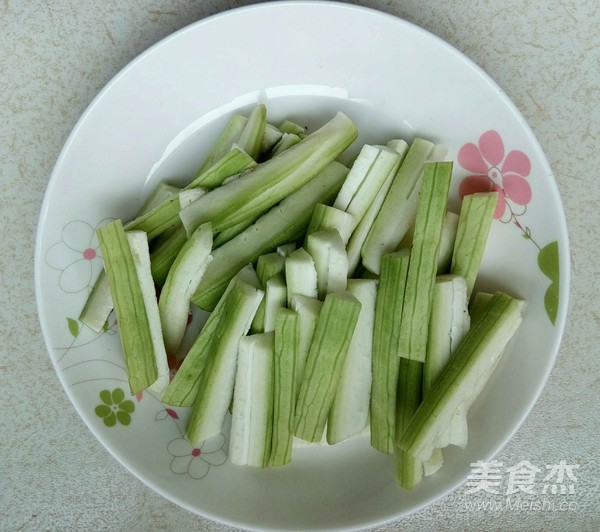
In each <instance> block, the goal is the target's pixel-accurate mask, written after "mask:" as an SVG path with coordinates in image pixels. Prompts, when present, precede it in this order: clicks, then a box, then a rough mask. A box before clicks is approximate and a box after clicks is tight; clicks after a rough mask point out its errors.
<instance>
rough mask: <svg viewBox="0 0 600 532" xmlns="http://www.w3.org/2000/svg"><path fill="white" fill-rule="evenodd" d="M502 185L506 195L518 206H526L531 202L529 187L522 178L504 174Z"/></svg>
mask: <svg viewBox="0 0 600 532" xmlns="http://www.w3.org/2000/svg"><path fill="white" fill-rule="evenodd" d="M502 184H503V185H504V192H505V193H506V195H507V196H508V197H509V198H510V199H511V200H512V201H514V202H515V203H517V204H518V205H527V204H528V203H529V202H530V201H531V186H530V185H529V183H528V181H527V179H525V178H524V177H521V176H520V175H517V174H505V175H504V177H503V179H502Z"/></svg>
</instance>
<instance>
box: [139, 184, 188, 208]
mask: <svg viewBox="0 0 600 532" xmlns="http://www.w3.org/2000/svg"><path fill="white" fill-rule="evenodd" d="M180 190H181V189H180V188H179V187H176V186H175V185H170V184H169V183H165V182H164V181H161V182H160V183H159V184H158V185H156V187H155V188H154V190H153V191H152V194H150V196H148V199H147V200H146V201H145V202H144V204H143V205H142V208H141V209H140V212H138V214H137V215H138V216H143V215H144V214H146V213H148V212H150V211H151V210H152V209H154V208H155V207H158V206H159V205H160V204H161V203H163V202H165V201H166V200H168V199H169V198H171V197H173V196H175V194H177V193H178V192H179V191H180Z"/></svg>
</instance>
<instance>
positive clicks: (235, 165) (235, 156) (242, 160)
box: [185, 146, 256, 190]
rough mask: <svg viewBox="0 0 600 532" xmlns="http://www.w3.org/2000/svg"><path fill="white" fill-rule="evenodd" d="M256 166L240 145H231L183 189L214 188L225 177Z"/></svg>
mask: <svg viewBox="0 0 600 532" xmlns="http://www.w3.org/2000/svg"><path fill="white" fill-rule="evenodd" d="M255 166H256V161H255V160H254V159H253V158H252V157H251V156H250V155H248V154H247V153H246V152H245V151H244V150H243V149H242V148H241V147H239V146H233V147H232V148H231V150H229V151H228V152H227V153H225V154H224V155H223V157H221V158H220V159H219V160H217V161H215V163H214V164H213V165H212V166H210V167H209V168H207V169H206V170H204V171H203V172H201V173H199V174H198V175H197V176H196V177H195V178H194V179H193V180H192V182H191V183H190V184H189V185H187V186H186V187H185V190H190V189H192V188H199V187H206V188H215V187H218V186H220V185H221V184H222V183H223V181H225V179H227V178H228V177H231V176H232V175H236V174H238V173H240V172H244V171H246V170H249V169H251V168H254V167H255Z"/></svg>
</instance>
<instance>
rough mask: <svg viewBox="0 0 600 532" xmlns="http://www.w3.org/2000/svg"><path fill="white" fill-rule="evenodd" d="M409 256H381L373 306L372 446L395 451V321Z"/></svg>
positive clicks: (385, 450) (400, 303) (400, 301)
mask: <svg viewBox="0 0 600 532" xmlns="http://www.w3.org/2000/svg"><path fill="white" fill-rule="evenodd" d="M409 261H410V254H409V251H408V250H401V251H397V252H395V253H389V254H387V255H384V256H383V258H382V261H381V275H380V277H379V286H378V289H377V300H376V303H375V322H374V326H373V362H372V372H373V382H372V388H371V407H370V413H371V418H370V424H371V446H372V447H374V448H375V449H377V450H378V451H381V452H382V453H393V452H394V434H395V425H396V393H397V386H398V369H399V364H400V359H399V357H398V319H399V316H401V314H402V301H403V298H404V289H405V286H406V275H407V272H408V265H409Z"/></svg>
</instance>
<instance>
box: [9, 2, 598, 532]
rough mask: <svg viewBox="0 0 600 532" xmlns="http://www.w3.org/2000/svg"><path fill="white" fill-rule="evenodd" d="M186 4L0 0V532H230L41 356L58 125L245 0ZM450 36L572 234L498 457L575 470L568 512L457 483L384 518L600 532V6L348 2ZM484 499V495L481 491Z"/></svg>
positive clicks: (63, 126) (426, 524)
mask: <svg viewBox="0 0 600 532" xmlns="http://www.w3.org/2000/svg"><path fill="white" fill-rule="evenodd" d="M249 3H252V2H245V1H233V0H228V1H190V0H170V1H168V0H148V1H143V0H123V1H117V0H113V1H108V0H107V1H102V2H96V1H92V0H60V1H52V0H31V1H30V0H2V1H1V2H0V185H1V187H2V188H1V190H2V194H1V196H0V353H1V359H0V371H1V372H2V373H1V378H0V386H1V397H2V405H1V407H0V449H1V450H0V486H1V489H0V529H2V530H23V529H24V530H65V529H66V530H69V529H75V528H79V529H84V530H99V529H109V530H115V529H119V530H121V529H122V530H157V529H168V530H170V529H178V530H191V529H203V530H226V529H227V527H224V526H221V525H217V524H214V523H211V522H208V521H206V520H203V519H201V518H199V517H196V516H194V515H192V514H190V513H188V512H187V511H185V510H182V509H180V508H178V507H176V506H175V505H173V504H171V503H170V502H168V501H166V500H164V499H162V498H161V497H160V496H158V495H156V494H155V493H154V492H153V491H151V490H150V489H148V488H146V487H145V486H144V485H143V484H142V483H141V482H139V481H138V480H136V479H135V478H134V477H132V476H131V475H130V474H129V473H128V472H127V471H126V470H125V469H124V468H123V467H122V466H120V465H119V464H118V463H117V462H116V461H115V460H114V459H113V458H112V457H111V456H110V455H109V454H108V452H107V451H106V450H104V448H103V447H101V446H100V444H99V443H97V442H96V441H95V439H94V438H93V436H92V435H91V433H90V432H89V431H88V430H87V429H86V427H85V426H84V424H83V422H82V421H81V420H80V419H79V418H78V416H77V414H76V413H75V410H74V409H73V408H72V406H71V404H70V403H69V401H68V399H67V397H66V395H65V394H64V392H63V391H62V389H61V386H60V384H59V382H58V379H57V378H56V376H55V373H54V370H53V368H52V366H51V363H50V360H49V358H48V356H47V354H46V351H45V347H44V343H43V339H42V336H41V333H40V329H39V325H38V320H37V314H36V310H35V296H34V292H33V260H32V257H33V246H34V234H35V228H36V224H37V218H38V212H39V209H40V205H41V201H42V197H43V194H44V189H45V187H46V184H47V182H48V177H49V175H50V172H51V170H52V167H53V164H54V162H55V160H56V158H57V156H58V154H59V151H60V149H61V147H62V144H63V143H64V141H65V139H66V137H67V135H68V133H69V131H70V130H71V128H72V127H73V125H74V123H75V121H76V120H77V118H78V117H79V116H80V115H81V113H82V112H83V111H84V109H85V107H86V106H87V104H88V103H89V102H90V101H91V99H92V98H93V97H94V95H95V94H96V93H97V92H98V91H99V90H100V89H101V88H102V87H103V86H104V85H105V84H106V83H107V82H108V81H109V80H110V79H111V77H112V76H113V75H114V74H115V73H116V72H117V71H118V70H119V69H120V68H121V67H123V66H124V65H125V64H126V63H128V62H129V61H130V60H131V59H132V58H134V57H135V56H136V55H137V54H139V53H140V52H142V51H143V50H144V49H145V48H147V47H148V46H149V45H151V44H153V43H155V42H156V41H158V40H159V39H160V38H162V37H164V36H166V35H168V34H169V33H171V32H173V31H174V30H176V29H178V28H181V27H183V26H185V25H187V24H189V23H191V22H194V21H196V20H198V19H199V18H202V17H204V16H207V15H211V14H213V13H216V12H219V11H223V10H225V9H228V8H231V7H235V6H240V5H245V4H249ZM358 3H361V4H364V5H368V6H371V7H375V8H378V9H381V10H383V11H386V12H388V13H392V14H396V15H398V16H401V17H403V18H405V19H407V20H410V21H412V22H415V23H416V24H418V25H420V26H422V27H424V28H426V29H428V30H430V31H432V32H433V33H435V34H437V35H439V36H441V37H442V38H444V39H446V40H447V41H448V42H450V43H451V44H452V45H454V46H456V47H457V48H458V49H459V50H461V51H463V52H464V53H466V54H467V55H468V56H469V57H471V58H472V59H473V60H474V61H475V62H477V63H478V64H479V65H481V66H482V67H483V68H484V69H485V70H486V71H487V72H488V73H489V74H490V75H491V76H492V77H493V78H494V79H495V80H496V81H497V82H498V83H499V85H500V86H501V87H502V88H503V89H504V90H505V91H506V92H507V93H508V95H509V96H510V97H511V98H512V99H513V100H514V102H515V103H516V105H517V106H518V107H519V109H520V110H521V111H522V113H523V114H524V116H525V118H526V119H527V120H528V122H529V124H530V125H531V127H532V129H533V131H534V132H535V134H536V136H537V138H538V139H539V141H540V143H541V145H542V147H543V149H544V150H545V152H546V154H547V156H548V159H549V161H550V164H551V166H552V168H553V170H554V173H555V175H556V178H557V181H558V184H559V187H560V191H561V194H562V198H563V201H564V204H565V210H566V215H567V220H568V224H569V233H570V238H571V245H572V274H573V281H572V291H571V303H570V316H569V320H568V325H567V329H566V333H565V336H564V341H563V344H562V347H561V350H560V354H559V357H558V360H557V363H556V366H555V369H554V371H553V373H552V375H551V377H550V380H549V382H548V385H547V386H546V388H545V391H544V393H543V394H542V396H541V398H540V400H539V401H538V403H537V404H536V406H535V407H534V409H533V411H532V413H531V415H530V416H529V418H528V419H527V421H526V422H525V423H524V425H523V426H522V428H521V429H520V430H519V432H518V433H517V435H516V436H515V438H514V439H513V440H512V441H511V442H510V443H509V444H508V445H507V446H506V448H505V449H504V450H503V451H502V452H501V454H500V455H499V457H498V459H499V460H502V461H503V462H504V463H506V464H516V463H517V462H519V461H520V460H528V461H530V462H532V463H534V464H551V463H557V462H558V461H559V460H566V461H567V462H569V463H575V464H579V466H580V468H579V470H578V472H577V475H578V476H577V479H578V480H577V492H576V495H575V496H574V499H573V500H574V501H575V506H576V507H577V508H576V509H574V508H571V509H570V510H566V511H561V510H556V511H548V510H545V511H520V512H519V511H515V510H505V511H494V510H487V511H484V510H479V511H474V510H469V509H467V508H466V506H465V504H466V503H467V502H469V501H473V496H472V495H468V494H467V493H466V490H465V489H464V488H461V489H459V490H457V491H456V492H454V493H453V494H451V495H449V496H447V497H445V498H444V499H442V500H440V501H439V502H437V503H436V504H434V505H433V506H431V507H429V508H428V509H426V510H423V511H421V512H419V513H416V514H414V515H412V516H410V517H407V518H405V519H402V520H401V521H398V522H396V523H392V524H388V525H385V526H384V527H382V528H381V530H396V529H400V528H402V529H403V530H484V529H485V530H548V529H554V530H579V531H582V530H598V529H600V517H599V515H600V512H599V511H598V500H600V482H599V480H598V479H599V478H600V467H599V463H598V462H599V459H600V452H599V451H598V444H597V441H598V436H599V432H600V431H599V429H598V427H599V426H600V413H599V411H598V395H597V390H598V388H599V387H600V352H599V349H600V347H599V346H600V333H599V330H600V304H599V303H598V300H599V299H598V293H599V292H600V286H599V282H598V279H599V277H600V268H599V266H598V264H599V262H598V256H599V251H600V246H599V239H598V231H597V228H598V223H599V222H600V218H599V216H598V212H599V210H600V182H599V181H598V170H599V169H600V148H599V145H600V131H599V129H600V37H599V35H600V33H599V32H598V27H599V25H600V8H599V5H598V2H597V1H596V0H548V1H544V0H528V1H527V0H522V1H518V0H509V1H504V0H503V1H496V0H479V1H476V0H456V1H453V2H447V1H442V0H437V1H436V0H405V1H374V0H371V1H364V2H358ZM488 500H490V499H488Z"/></svg>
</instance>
